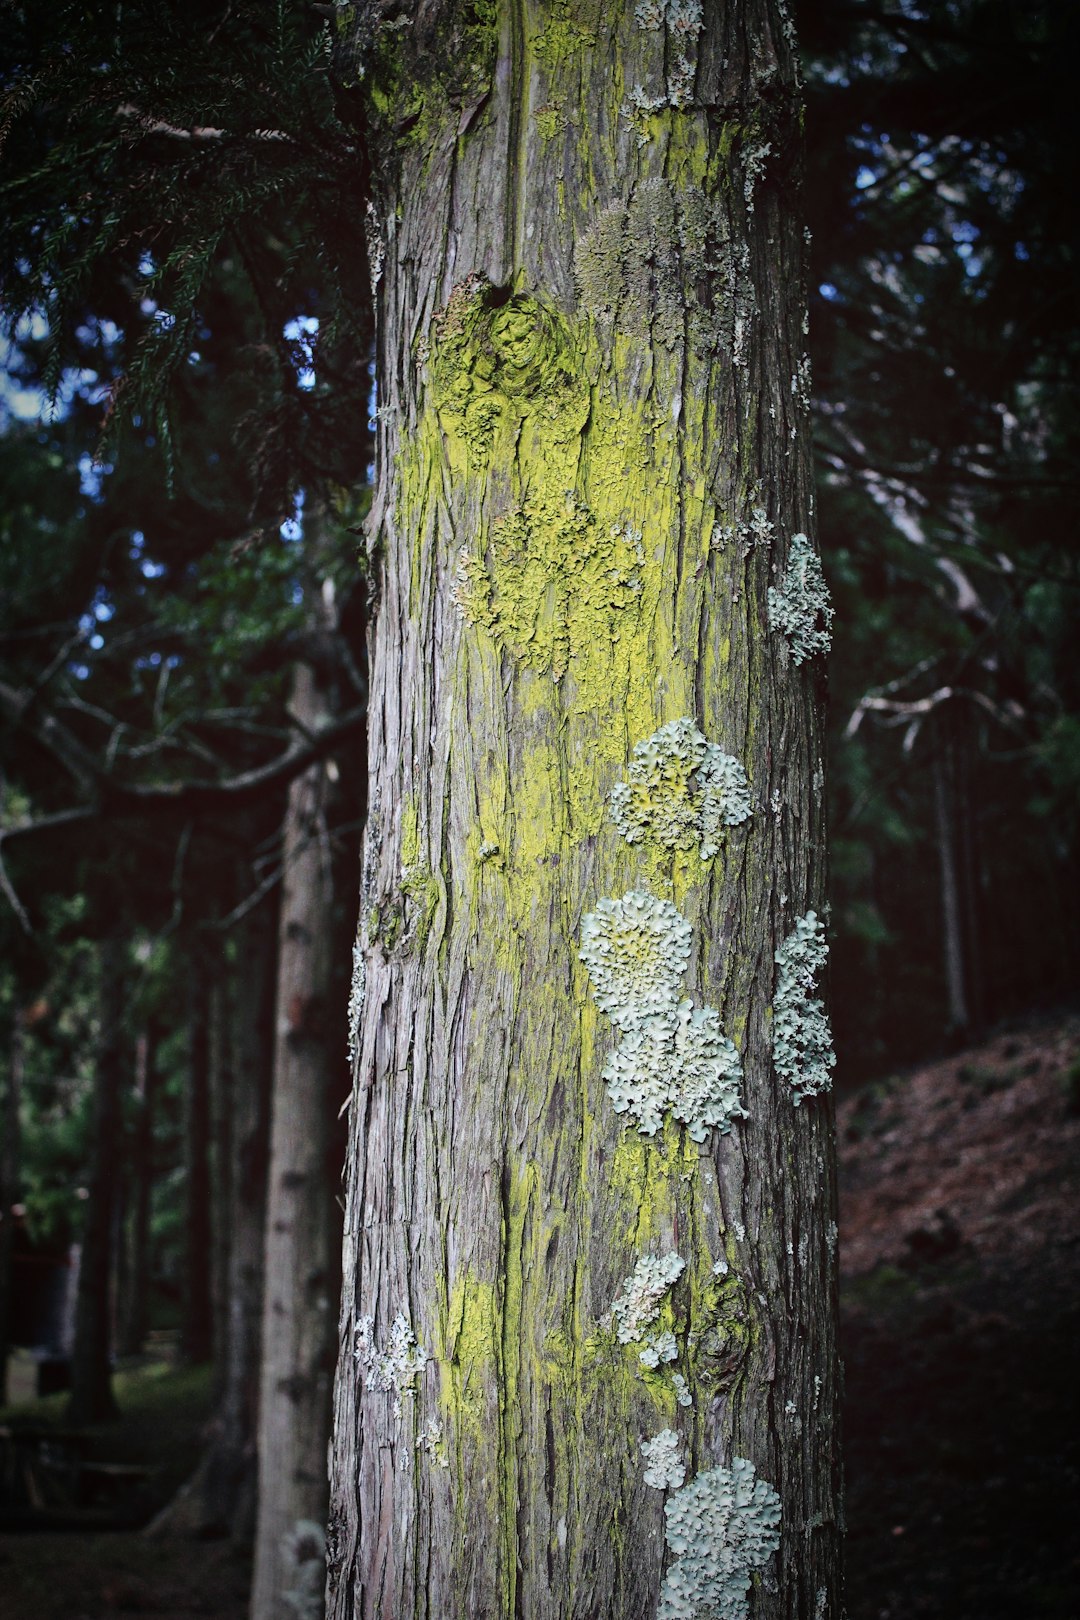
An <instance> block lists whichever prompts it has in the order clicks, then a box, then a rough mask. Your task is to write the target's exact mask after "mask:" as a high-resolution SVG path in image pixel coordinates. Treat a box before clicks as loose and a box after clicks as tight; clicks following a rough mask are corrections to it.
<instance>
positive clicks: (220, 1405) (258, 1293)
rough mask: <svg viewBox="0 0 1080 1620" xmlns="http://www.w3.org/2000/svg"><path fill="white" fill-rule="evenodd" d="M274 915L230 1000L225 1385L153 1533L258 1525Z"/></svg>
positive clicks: (242, 1534) (249, 937)
mask: <svg viewBox="0 0 1080 1620" xmlns="http://www.w3.org/2000/svg"><path fill="white" fill-rule="evenodd" d="M275 922H276V908H275V907H274V906H273V904H272V903H271V902H270V901H269V900H267V901H264V902H263V903H262V904H261V905H259V906H257V907H256V908H255V909H254V910H253V911H252V912H251V913H249V915H248V916H247V918H245V920H244V924H243V929H242V931H241V934H240V964H241V967H240V972H239V974H238V975H237V981H236V985H235V989H234V993H233V995H232V996H231V997H230V1008H231V1014H232V1016H231V1019H230V1027H229V1029H228V1031H227V1032H224V1033H226V1034H227V1036H228V1037H229V1042H230V1045H231V1058H230V1059H229V1067H230V1069H231V1073H232V1078H233V1085H232V1087H231V1096H232V1118H231V1122H230V1128H229V1132H228V1135H229V1139H230V1142H231V1154H232V1167H231V1172H230V1175H229V1178H228V1179H229V1185H230V1190H231V1202H230V1206H229V1209H228V1211H227V1213H226V1215H225V1219H226V1220H227V1222H228V1225H229V1231H230V1242H229V1249H228V1258H229V1269H228V1282H227V1288H226V1294H227V1308H228V1316H229V1321H228V1330H227V1333H226V1335H225V1344H226V1357H225V1363H224V1378H223V1384H222V1389H221V1394H220V1396H219V1399H218V1402H217V1407H216V1409H215V1413H214V1419H213V1422H212V1424H211V1426H210V1435H209V1441H208V1444H207V1447H206V1450H205V1451H204V1452H203V1455H202V1457H201V1458H200V1460H199V1465H198V1467H197V1469H196V1470H195V1473H194V1474H193V1475H192V1477H191V1478H190V1479H189V1480H188V1481H187V1482H186V1483H185V1484H184V1486H183V1488H182V1489H181V1490H180V1491H179V1492H178V1493H177V1495H176V1496H175V1497H174V1498H173V1500H172V1501H171V1502H170V1503H169V1504H168V1505H167V1507H165V1508H164V1509H163V1510H162V1512H161V1513H160V1514H159V1515H158V1517H157V1518H156V1519H155V1520H154V1523H153V1525H152V1526H151V1527H150V1533H151V1534H156V1535H183V1536H197V1537H206V1536H222V1535H231V1536H232V1537H233V1539H234V1540H235V1541H237V1542H238V1543H241V1544H244V1543H247V1542H249V1541H250V1539H251V1536H252V1532H253V1528H254V1520H255V1475H256V1468H255V1426H256V1414H257V1409H258V1388H259V1331H260V1326H261V1318H262V1267H263V1233H264V1214H265V1208H266V1174H267V1156H268V1147H269V1118H270V1074H271V1069H272V1066H273V1040H274V1037H273V1028H274V980H275V973H276V967H277V940H276V937H275Z"/></svg>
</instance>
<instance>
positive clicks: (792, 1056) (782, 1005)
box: [772, 911, 836, 1107]
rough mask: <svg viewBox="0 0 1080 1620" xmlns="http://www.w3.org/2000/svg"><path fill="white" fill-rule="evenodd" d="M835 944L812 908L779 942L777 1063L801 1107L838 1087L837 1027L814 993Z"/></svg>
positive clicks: (775, 1010)
mask: <svg viewBox="0 0 1080 1620" xmlns="http://www.w3.org/2000/svg"><path fill="white" fill-rule="evenodd" d="M828 954H829V947H828V945H827V944H826V942H825V929H824V926H823V925H822V923H821V921H820V920H819V918H818V915H817V913H816V912H814V911H808V912H807V913H806V915H805V917H799V918H798V919H797V921H796V923H795V927H794V930H793V931H792V932H791V933H790V934H789V935H788V937H787V938H786V939H785V940H784V942H783V944H782V945H781V946H779V948H778V949H777V952H776V955H775V958H774V960H775V962H776V965H777V967H778V969H779V972H778V974H777V979H776V993H775V995H774V997H773V1019H772V1036H773V1062H774V1063H775V1065H776V1072H777V1074H778V1075H779V1076H780V1077H781V1079H782V1080H787V1081H788V1082H789V1084H790V1085H791V1087H792V1089H793V1091H794V1094H795V1104H796V1107H797V1106H798V1105H799V1103H801V1102H802V1100H803V1098H804V1097H815V1096H817V1095H818V1094H819V1093H820V1092H822V1091H828V1090H829V1088H830V1087H831V1085H832V1070H833V1068H834V1067H835V1065H836V1052H835V1050H834V1049H833V1042H832V1030H831V1029H830V1027H829V1016H828V1013H827V1012H826V1011H825V1006H824V1003H823V1002H822V1001H821V1000H820V999H819V998H818V997H817V996H815V995H814V990H815V989H816V987H817V976H818V974H819V973H820V972H821V970H822V969H823V968H824V966H825V962H826V959H827V957H828Z"/></svg>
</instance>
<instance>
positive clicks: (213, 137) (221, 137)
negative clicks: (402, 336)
mask: <svg viewBox="0 0 1080 1620" xmlns="http://www.w3.org/2000/svg"><path fill="white" fill-rule="evenodd" d="M321 10H322V11H323V12H324V13H325V10H326V8H321ZM0 32H2V34H3V39H2V41H0V216H2V221H3V223H2V224H0V309H2V312H3V315H4V317H5V319H6V322H7V324H8V326H9V328H10V329H11V330H12V331H14V332H16V333H21V334H22V335H23V337H24V338H25V335H26V333H27V331H28V330H30V329H31V328H32V327H36V328H37V329H42V328H43V329H44V330H45V333H46V335H45V338H44V346H43V349H44V352H43V355H42V361H41V381H42V383H43V385H44V386H45V388H46V389H47V390H49V391H50V392H51V393H52V394H53V395H55V393H56V391H57V388H58V386H59V384H60V381H61V378H62V377H63V375H64V372H65V369H66V368H68V367H71V366H72V365H77V364H78V354H79V344H78V339H77V333H78V329H79V327H80V323H82V322H83V321H84V320H85V318H86V315H87V312H92V313H93V314H94V315H100V314H101V313H102V312H103V310H105V309H106V308H108V309H109V310H110V311H111V310H114V309H115V310H116V315H115V318H116V320H117V324H119V325H120V326H121V327H122V329H123V331H124V333H125V337H126V343H125V345H124V356H125V358H124V370H123V372H122V374H121V375H120V376H119V377H117V378H116V379H115V380H114V382H113V385H112V391H111V400H110V407H109V415H110V416H112V415H117V414H118V415H119V416H126V417H128V418H129V419H130V418H132V417H136V416H137V417H138V418H139V419H141V421H142V422H143V423H145V424H147V425H152V429H153V431H154V432H155V434H156V435H157V437H158V441H159V443H160V444H161V445H162V447H163V448H164V449H165V452H166V455H167V456H168V454H169V446H170V442H171V432H170V408H169V407H170V395H171V391H172V388H173V385H174V383H175V380H176V377H177V374H178V372H179V370H180V368H181V367H182V366H184V365H185V364H186V363H187V362H188V360H189V357H190V356H191V355H192V353H193V351H195V350H196V349H197V346H198V336H199V330H200V309H201V304H202V300H203V298H204V295H205V294H206V292H207V288H208V285H209V283H210V281H211V278H212V277H213V276H214V274H215V273H216V271H217V270H218V269H219V268H220V267H221V265H222V264H223V263H224V264H227V265H228V267H229V270H230V273H232V270H233V269H234V267H238V268H239V269H240V270H241V272H242V274H243V276H244V277H245V278H246V280H247V283H248V284H249V287H250V291H251V294H252V297H253V300H254V304H255V306H256V308H257V310H258V312H259V317H260V320H261V327H262V331H261V335H260V341H261V343H262V344H264V345H265V346H266V350H267V351H268V352H269V353H270V354H271V355H272V356H273V363H274V364H275V365H276V366H277V368H278V369H279V371H280V381H281V396H282V400H284V399H286V398H287V397H288V396H290V395H292V396H295V393H296V386H295V382H296V370H297V364H296V362H297V356H296V354H295V352H294V349H293V346H292V345H290V342H289V339H288V338H287V337H286V336H285V328H286V326H287V324H288V322H289V321H290V320H291V319H293V318H295V316H296V315H297V314H299V313H305V314H311V315H316V316H317V317H318V318H319V322H320V327H319V337H318V351H319V354H318V357H319V360H320V361H325V365H326V367H327V368H328V369H329V370H330V371H332V370H333V369H334V367H335V365H338V366H340V364H341V357H342V356H343V355H344V356H353V357H356V356H359V357H360V358H361V360H362V365H361V368H360V369H361V370H362V369H363V367H364V366H366V361H367V358H368V352H369V346H370V321H371V316H370V294H369V288H368V280H367V273H366V256H365V244H364V230H363V219H364V199H365V193H366V189H367V165H366V160H365V156H364V141H363V135H362V131H361V130H360V129H359V128H358V127H357V126H356V124H355V122H354V121H353V118H352V116H351V113H350V111H349V108H348V102H349V96H348V93H347V92H343V89H342V86H341V83H340V80H338V81H337V82H335V79H334V76H333V74H332V72H331V69H332V66H333V63H334V58H335V33H334V31H333V30H332V28H331V27H330V25H329V24H328V23H327V22H326V21H325V20H324V18H323V17H322V16H320V15H319V14H318V11H317V9H316V8H313V7H309V6H306V5H304V4H301V3H298V0H276V3H270V4H267V3H266V0H159V3H158V4H156V5H154V6H153V7H150V6H146V5H142V4H138V3H131V4H127V3H124V0H119V3H117V0H108V3H102V0H89V3H87V0H55V3H53V4H50V5H49V6H43V5H40V4H35V3H34V0H24V3H22V4H20V3H15V4H9V5H6V6H5V8H4V28H3V30H2V31H0ZM118 297H119V307H117V303H118ZM349 369H350V370H352V371H353V372H354V373H355V370H356V368H355V367H350V368H349ZM339 380H340V378H339ZM353 382H354V385H355V386H361V387H362V386H363V384H362V383H359V382H358V381H357V378H356V377H355V375H354V377H353ZM313 403H314V402H312V401H307V402H305V404H306V405H307V406H308V407H309V408H310V407H312V406H313ZM116 407H119V412H117V411H116V410H115V408H116ZM275 415H276V416H280V417H282V420H281V421H278V422H276V423H275V421H274V420H273V419H272V418H274V417H275ZM288 416H289V411H288V409H287V408H285V407H284V406H283V405H281V403H280V402H279V408H278V410H277V411H276V412H271V413H269V415H268V419H267V422H266V424H265V429H266V433H267V435H268V437H269V440H270V443H269V444H268V445H267V446H266V447H265V449H266V453H267V456H268V458H271V459H272V456H273V454H274V453H275V450H276V448H279V447H278V446H277V440H278V438H280V437H281V434H282V433H284V432H285V431H286V428H287V422H286V420H285V419H286V418H288ZM309 437H310V435H309ZM280 448H281V449H282V452H283V453H286V454H287V453H288V447H287V446H286V445H283V446H281V447H280Z"/></svg>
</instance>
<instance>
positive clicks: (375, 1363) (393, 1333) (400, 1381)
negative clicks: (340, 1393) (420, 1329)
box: [354, 1311, 431, 1417]
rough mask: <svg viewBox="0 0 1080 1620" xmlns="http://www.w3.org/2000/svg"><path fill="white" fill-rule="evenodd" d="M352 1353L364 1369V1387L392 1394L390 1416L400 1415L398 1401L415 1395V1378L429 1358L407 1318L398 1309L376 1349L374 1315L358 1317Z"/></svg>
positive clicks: (409, 1398)
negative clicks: (384, 1340)
mask: <svg viewBox="0 0 1080 1620" xmlns="http://www.w3.org/2000/svg"><path fill="white" fill-rule="evenodd" d="M354 1355H355V1356H356V1359H357V1361H358V1362H359V1363H360V1365H361V1367H362V1368H363V1370H364V1386H365V1388H367V1389H372V1390H381V1391H382V1392H383V1393H384V1394H386V1395H392V1396H393V1410H394V1416H395V1417H400V1416H401V1405H402V1401H404V1400H411V1399H412V1397H413V1396H414V1395H415V1394H416V1380H417V1379H418V1378H419V1377H420V1375H421V1373H422V1372H423V1371H424V1368H425V1367H426V1366H427V1364H428V1362H429V1361H430V1360H431V1357H430V1355H429V1354H428V1352H427V1351H426V1350H425V1349H424V1348H423V1346H422V1345H419V1344H417V1342H416V1335H415V1334H414V1333H413V1330H412V1328H411V1327H410V1326H409V1323H408V1319H407V1318H406V1317H405V1316H404V1315H403V1314H402V1313H401V1312H400V1311H399V1312H398V1314H397V1315H396V1316H395V1317H394V1320H393V1321H392V1322H391V1324H390V1336H389V1338H388V1339H387V1340H386V1343H385V1345H384V1346H383V1348H382V1349H381V1350H380V1349H379V1347H378V1345H377V1344H376V1343H375V1319H374V1317H372V1316H360V1317H358V1318H357V1321H356V1349H355V1351H354Z"/></svg>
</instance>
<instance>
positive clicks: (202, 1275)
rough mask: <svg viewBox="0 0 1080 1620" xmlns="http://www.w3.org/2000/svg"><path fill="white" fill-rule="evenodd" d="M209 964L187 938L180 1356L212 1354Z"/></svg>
mask: <svg viewBox="0 0 1080 1620" xmlns="http://www.w3.org/2000/svg"><path fill="white" fill-rule="evenodd" d="M212 971H213V964H212V961H211V958H210V954H209V947H208V945H207V943H206V940H205V938H203V937H202V936H196V937H195V938H194V939H193V940H192V942H191V953H190V956H189V962H188V1075H187V1089H186V1092H185V1095H184V1158H185V1171H186V1177H185V1183H184V1306H183V1311H184V1314H183V1323H182V1326H181V1338H180V1343H181V1350H182V1353H183V1356H184V1359H185V1361H188V1362H191V1363H198V1362H203V1361H209V1360H210V1358H211V1356H212V1355H213V1353H214V1309H213V1288H212V1278H213V1271H212V1259H211V1248H212V1244H213V1225H212V1218H211V1180H210V985H211V974H212Z"/></svg>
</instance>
